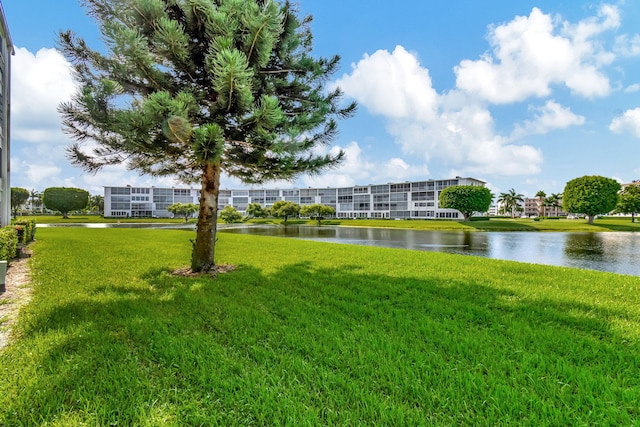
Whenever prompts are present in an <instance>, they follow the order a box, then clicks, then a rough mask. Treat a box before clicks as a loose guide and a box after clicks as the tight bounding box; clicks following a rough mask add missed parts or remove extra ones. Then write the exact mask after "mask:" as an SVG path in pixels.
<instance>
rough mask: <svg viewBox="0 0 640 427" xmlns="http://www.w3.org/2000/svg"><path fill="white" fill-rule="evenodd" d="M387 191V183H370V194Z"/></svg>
mask: <svg viewBox="0 0 640 427" xmlns="http://www.w3.org/2000/svg"><path fill="white" fill-rule="evenodd" d="M388 192H389V186H388V185H372V186H371V194H379V193H388Z"/></svg>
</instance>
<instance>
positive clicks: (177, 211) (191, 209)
mask: <svg viewBox="0 0 640 427" xmlns="http://www.w3.org/2000/svg"><path fill="white" fill-rule="evenodd" d="M198 209H200V207H199V206H198V205H196V204H195V203H174V204H172V205H169V206H168V207H167V211H169V212H171V213H172V214H174V215H179V216H183V217H184V222H187V221H189V217H190V216H191V215H193V214H194V213H196V212H198Z"/></svg>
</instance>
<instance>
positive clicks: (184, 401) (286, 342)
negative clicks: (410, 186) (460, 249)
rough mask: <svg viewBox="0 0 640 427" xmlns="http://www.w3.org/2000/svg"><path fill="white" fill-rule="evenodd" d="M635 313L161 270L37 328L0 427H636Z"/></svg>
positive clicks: (380, 285) (423, 286) (457, 283)
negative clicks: (399, 426)
mask: <svg viewBox="0 0 640 427" xmlns="http://www.w3.org/2000/svg"><path fill="white" fill-rule="evenodd" d="M497 273H498V272H497ZM630 317H631V314H630V313H627V312H622V311H615V310H611V309H605V308H602V307H600V306H596V305H595V304H586V303H580V302H572V301H560V300H554V299H551V298H547V299H538V300H536V299H531V298H528V297H527V296H526V295H525V294H524V293H521V292H519V291H513V290H506V289H498V288H497V287H492V286H490V284H489V282H488V278H473V277H468V278H460V279H445V280H443V279H442V277H441V276H436V275H433V276H429V275H428V274H427V275H425V276H424V277H419V278H418V277H394V276H392V275H380V274H371V273H370V272H369V271H367V270H365V269H363V268H362V267H360V266H356V265H353V266H347V267H344V266H341V267H339V268H338V267H334V268H320V267H318V266H317V265H316V264H314V263H313V262H302V263H296V264H290V265H285V266H283V267H281V268H280V269H279V270H277V271H275V272H273V273H271V274H265V273H264V272H262V271H261V270H259V269H256V268H254V267H252V266H248V265H241V266H239V268H238V270H237V271H235V272H233V273H229V274H225V275H219V276H218V277H217V278H216V279H211V278H208V277H204V276H203V277H198V278H189V277H176V276H172V275H171V274H170V273H169V272H168V271H167V270H166V269H154V270H151V271H148V272H147V273H145V274H144V275H142V276H141V277H140V280H139V281H138V282H135V283H131V284H129V285H120V286H101V287H98V288H95V289H94V290H93V292H92V293H91V294H90V295H85V296H82V297H80V298H78V299H77V300H73V301H71V302H68V303H66V304H63V305H60V306H55V307H54V308H52V309H51V310H49V311H47V312H43V313H39V314H33V315H32V316H30V317H29V318H28V319H26V320H25V321H24V322H23V325H22V339H21V340H20V342H19V343H18V344H17V345H14V346H12V347H10V349H9V351H8V354H7V355H6V356H4V358H3V361H5V362H10V361H11V360H14V362H15V363H16V364H18V365H19V366H20V369H21V372H33V375H32V376H31V377H25V376H24V375H14V376H12V377H11V378H9V379H7V381H6V383H5V385H3V386H2V389H3V395H4V396H5V398H4V401H3V402H2V409H0V424H2V423H5V424H7V425H20V424H25V423H27V424H28V423H29V422H36V423H53V422H55V421H56V420H60V419H65V417H68V419H75V420H76V421H85V422H89V423H95V424H98V425H109V424H110V423H114V422H118V423H119V424H122V425H145V424H152V425H153V424H163V423H167V424H170V425H173V424H176V425H241V424H258V425H266V424H270V425H278V424H303V423H305V422H306V423H310V424H314V425H327V424H349V420H359V422H362V423H364V424H369V425H372V424H393V423H394V422H397V421H398V419H399V418H398V417H402V420H403V422H404V423H405V424H407V425H418V424H421V423H425V422H427V423H428V424H469V423H472V424H473V423H474V422H475V423H478V424H490V423H496V422H497V423H499V420H510V421H511V422H512V423H516V424H517V423H525V424H534V425H535V424H537V425H540V424H566V425H572V424H597V423H598V422H604V421H608V422H610V423H612V424H625V425H629V424H633V421H634V420H638V419H639V417H640V412H638V409H637V406H636V405H635V403H634V402H637V399H638V398H640V391H639V390H640V377H639V374H638V369H637V368H638V367H639V366H640V356H639V355H638V351H637V350H638V346H637V343H636V342H633V341H632V340H630V339H629V337H627V336H623V335H621V334H620V333H619V332H618V331H617V330H616V329H615V328H614V327H613V325H614V324H615V323H616V322H617V321H620V322H622V321H627V322H629V321H632V322H636V323H637V322H638V319H637V318H630ZM36 342H38V343H39V344H38V345H36V344H35V343H36ZM25 354H28V356H24V355H25ZM21 356H22V357H23V358H24V360H21V361H20V362H18V361H17V360H18V358H19V357H21ZM585 390H586V391H585ZM6 396H11V398H10V399H9V398H7V397H6ZM73 417H75V418H73ZM154 420H155V421H154ZM161 420H165V421H164V422H160V421H161Z"/></svg>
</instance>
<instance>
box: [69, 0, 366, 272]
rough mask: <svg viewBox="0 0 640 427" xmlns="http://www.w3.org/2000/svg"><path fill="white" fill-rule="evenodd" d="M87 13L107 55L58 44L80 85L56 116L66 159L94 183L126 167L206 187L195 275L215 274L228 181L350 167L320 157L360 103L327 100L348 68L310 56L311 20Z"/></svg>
mask: <svg viewBox="0 0 640 427" xmlns="http://www.w3.org/2000/svg"><path fill="white" fill-rule="evenodd" d="M82 3H83V4H84V5H85V6H86V8H87V9H88V13H89V15H90V16H91V17H93V18H95V19H96V20H97V22H98V24H99V26H100V30H101V32H102V37H103V40H104V42H105V46H106V48H107V53H106V54H102V53H100V52H98V51H95V50H92V49H90V48H89V47H88V46H87V44H86V43H85V42H84V40H82V39H81V38H80V37H78V36H77V35H76V34H74V33H73V32H71V31H65V32H62V33H60V37H59V45H60V47H61V50H62V52H63V53H64V55H65V56H66V58H67V59H68V60H69V61H70V62H71V63H72V64H73V69H74V72H75V76H76V79H77V82H78V84H79V90H78V93H77V94H76V95H75V97H74V98H73V99H72V101H70V102H67V103H63V104H61V105H60V107H59V111H60V112H61V114H62V117H63V125H64V128H65V131H66V132H67V133H68V134H69V135H70V136H71V137H73V138H74V139H75V140H76V143H75V144H74V145H73V146H71V147H69V149H68V154H69V157H70V159H71V160H72V162H73V163H74V164H75V165H78V166H80V167H83V168H84V169H85V170H87V171H89V172H96V171H98V170H100V169H101V168H102V167H104V166H106V165H113V164H121V163H122V162H125V161H126V164H127V166H128V167H129V168H130V169H132V170H137V171H139V172H141V173H145V174H150V175H153V176H175V177H177V178H179V179H180V180H181V181H183V182H185V183H193V182H199V183H200V185H201V191H200V202H199V205H200V208H199V214H198V224H197V232H196V241H195V244H194V246H193V252H192V257H191V269H192V270H193V271H196V272H197V271H206V270H209V269H211V268H213V267H214V248H215V241H216V220H217V208H218V206H217V205H218V192H219V185H220V176H221V174H222V173H226V174H228V175H230V176H234V177H237V178H239V179H241V180H242V181H243V182H245V183H262V182H265V181H268V180H275V179H291V178H293V177H295V176H297V175H299V174H302V173H319V172H321V171H322V170H324V169H325V168H327V167H331V166H335V165H336V164H337V163H338V162H340V161H341V160H342V158H343V157H344V152H342V151H339V152H332V153H330V154H327V155H318V154H317V153H318V150H317V148H318V147H320V146H323V145H325V144H328V143H330V142H331V140H332V139H333V138H334V137H335V135H336V132H337V125H336V121H335V120H336V119H338V118H345V117H348V116H350V115H352V114H353V112H354V111H355V108H356V106H355V103H352V104H349V105H347V106H345V107H344V108H341V107H340V106H339V105H340V103H341V99H342V93H341V91H340V90H339V89H333V90H326V88H325V84H326V82H327V81H329V79H330V77H331V75H332V74H333V73H334V72H335V71H336V69H337V66H338V63H339V58H338V57H337V56H334V57H331V58H328V59H325V58H318V59H316V58H313V57H312V56H311V49H312V34H311V30H310V22H311V18H310V17H299V16H298V15H297V12H296V11H295V10H294V8H293V6H292V5H291V3H290V2H289V1H284V2H277V1H268V0H243V1H240V0H216V1H211V0H189V1H185V0H85V1H83V2H82ZM84 143H89V147H86V148H85V147H84V146H83V145H84Z"/></svg>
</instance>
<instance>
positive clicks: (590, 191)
mask: <svg viewBox="0 0 640 427" xmlns="http://www.w3.org/2000/svg"><path fill="white" fill-rule="evenodd" d="M618 191H620V184H619V183H618V181H616V180H615V179H611V178H606V177H604V176H597V175H594V176H583V177H580V178H575V179H572V180H571V181H569V182H567V184H566V186H565V187H564V192H563V193H562V208H563V209H564V210H565V211H566V212H571V213H581V214H584V215H586V217H587V222H588V223H589V224H593V220H594V218H595V216H596V215H601V214H606V213H609V212H611V211H612V210H613V209H614V208H615V207H616V204H617V203H618Z"/></svg>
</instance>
